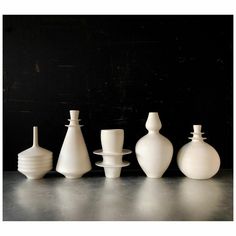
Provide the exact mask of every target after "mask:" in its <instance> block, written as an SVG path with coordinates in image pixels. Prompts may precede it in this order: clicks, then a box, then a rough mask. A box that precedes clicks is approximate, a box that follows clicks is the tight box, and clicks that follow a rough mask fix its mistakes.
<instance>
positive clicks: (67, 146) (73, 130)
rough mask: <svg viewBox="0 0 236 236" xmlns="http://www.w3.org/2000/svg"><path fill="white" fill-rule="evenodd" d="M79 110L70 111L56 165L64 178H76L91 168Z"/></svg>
mask: <svg viewBox="0 0 236 236" xmlns="http://www.w3.org/2000/svg"><path fill="white" fill-rule="evenodd" d="M78 117H79V111H78V110H71V111H70V119H69V121H70V124H69V125H66V126H67V127H68V130H67V133H66V136H65V139H64V142H63V145H62V148H61V151H60V154H59V158H58V162H57V166H56V171H57V172H59V173H61V174H63V175H64V176H65V177H66V178H69V179H76V178H80V177H81V176H82V175H83V174H85V173H86V172H88V171H90V170H91V168H92V167H91V163H90V159H89V155H88V151H87V147H86V144H85V142H84V138H83V134H82V132H81V129H80V125H79V120H78Z"/></svg>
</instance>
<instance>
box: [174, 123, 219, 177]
mask: <svg viewBox="0 0 236 236" xmlns="http://www.w3.org/2000/svg"><path fill="white" fill-rule="evenodd" d="M193 129H194V132H192V134H193V137H191V138H190V139H192V141H190V142H189V143H187V144H185V145H184V146H183V147H182V148H181V149H180V150H179V152H178V154H177V164H178V167H179V169H180V170H181V172H182V173H183V174H184V175H186V176H187V177H189V178H191V179H209V178H211V177H213V176H214V175H215V174H216V173H217V172H218V170H219V168H220V157H219V155H218V153H217V151H216V150H215V149H214V148H213V147H212V146H211V145H209V144H208V143H206V142H204V139H205V138H203V137H202V134H203V133H202V132H201V125H194V126H193Z"/></svg>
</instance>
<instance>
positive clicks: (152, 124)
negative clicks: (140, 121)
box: [145, 112, 162, 132]
mask: <svg viewBox="0 0 236 236" xmlns="http://www.w3.org/2000/svg"><path fill="white" fill-rule="evenodd" d="M145 126H146V129H147V130H148V131H149V132H157V131H159V130H160V129H161V127H162V125H161V121H160V118H159V115H158V112H149V114H148V118H147V121H146V125H145Z"/></svg>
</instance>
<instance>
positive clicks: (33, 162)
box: [18, 126, 52, 179]
mask: <svg viewBox="0 0 236 236" xmlns="http://www.w3.org/2000/svg"><path fill="white" fill-rule="evenodd" d="M51 169H52V152H51V151H48V150H47V149H44V148H42V147H40V146H39V144H38V127H37V126H34V127H33V146H32V147H31V148H28V149H26V150H25V151H23V152H21V153H19V154H18V171H19V172H21V173H22V174H24V175H25V176H26V177H27V178H28V179H41V178H43V176H44V175H45V174H46V173H47V172H49V171H50V170H51Z"/></svg>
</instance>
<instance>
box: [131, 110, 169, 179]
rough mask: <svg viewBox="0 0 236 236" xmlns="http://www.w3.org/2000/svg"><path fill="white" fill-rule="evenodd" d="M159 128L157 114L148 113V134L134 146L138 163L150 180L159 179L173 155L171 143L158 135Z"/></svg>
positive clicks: (159, 123) (159, 122)
mask: <svg viewBox="0 0 236 236" xmlns="http://www.w3.org/2000/svg"><path fill="white" fill-rule="evenodd" d="M161 127H162V125H161V121H160V119H159V115H158V113H157V112H150V113H149V115H148V119H147V122H146V129H147V130H148V134H146V135H145V136H144V137H142V138H141V139H139V140H138V142H137V144H136V146H135V152H136V156H137V160H138V163H139V165H140V166H141V168H142V170H143V171H144V172H145V174H146V175H147V177H150V178H161V177H162V175H163V174H164V172H165V171H166V169H167V168H168V166H169V165H170V162H171V159H172V155H173V146H172V144H171V142H170V141H169V140H168V139H167V138H166V137H164V136H163V135H161V134H160V133H159V130H160V129H161Z"/></svg>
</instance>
